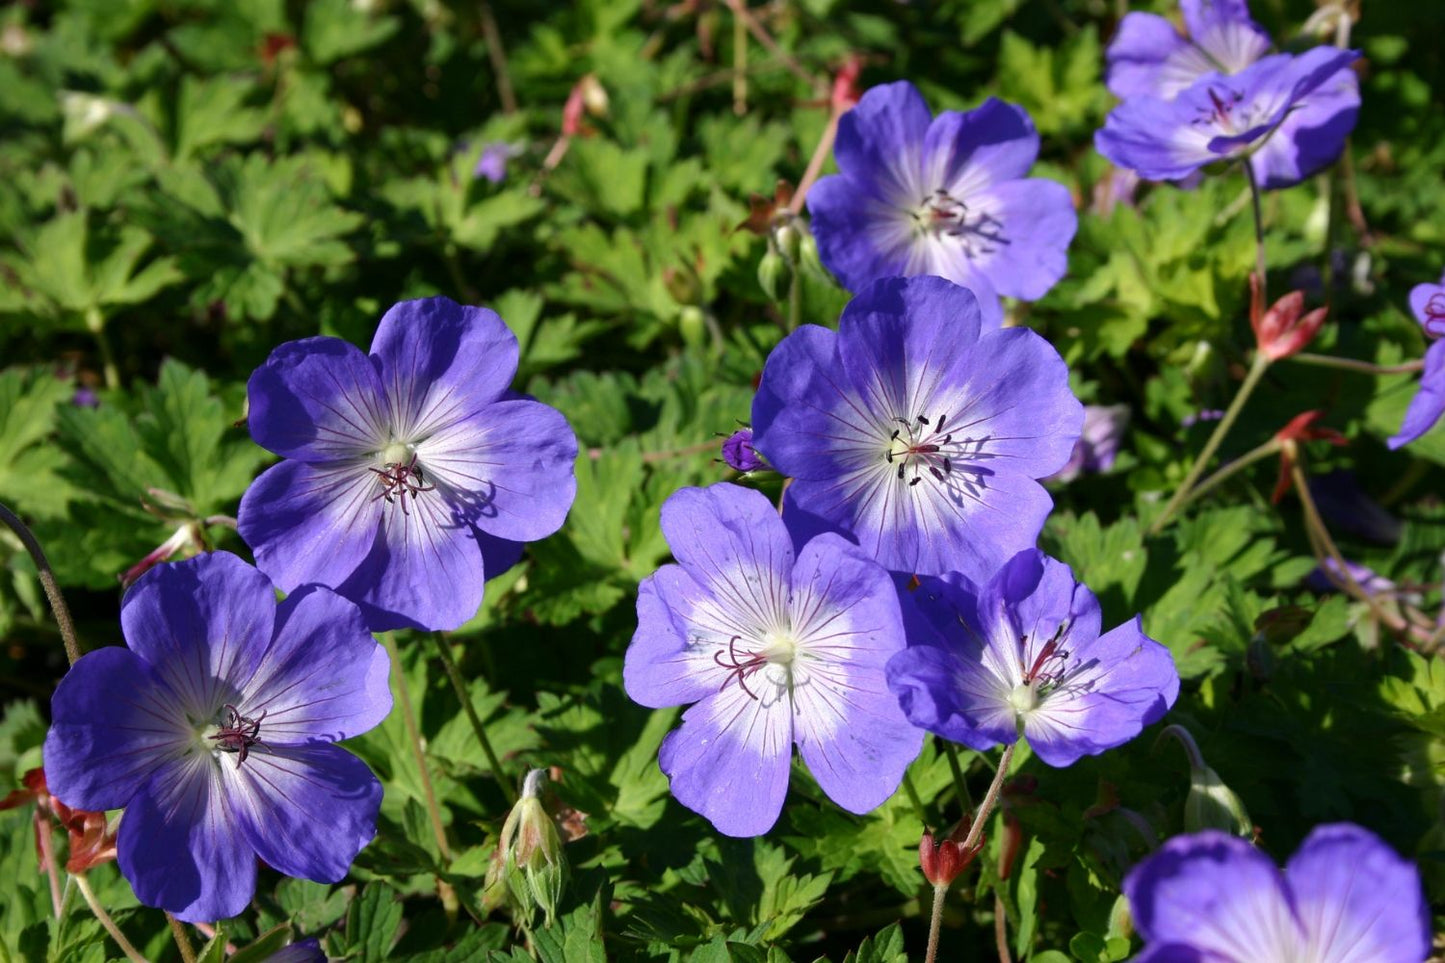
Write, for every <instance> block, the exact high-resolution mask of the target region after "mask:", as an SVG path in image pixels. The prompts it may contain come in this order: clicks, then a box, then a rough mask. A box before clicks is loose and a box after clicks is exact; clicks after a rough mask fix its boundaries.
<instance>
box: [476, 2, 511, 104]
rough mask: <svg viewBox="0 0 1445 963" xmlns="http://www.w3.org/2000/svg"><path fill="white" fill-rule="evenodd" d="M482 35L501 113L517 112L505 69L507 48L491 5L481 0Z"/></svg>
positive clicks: (509, 77)
mask: <svg viewBox="0 0 1445 963" xmlns="http://www.w3.org/2000/svg"><path fill="white" fill-rule="evenodd" d="M480 12H481V18H482V37H483V39H484V40H485V41H486V44H487V59H488V60H490V61H491V62H492V74H493V76H494V77H495V79H496V82H497V99H498V100H500V101H501V102H502V113H504V114H507V115H511V114H515V113H516V112H517V95H516V93H514V92H513V90H512V76H511V74H510V73H509V72H508V70H507V49H506V48H505V47H503V46H502V33H501V31H500V30H498V29H497V18H496V16H494V15H493V13H492V5H491V4H489V3H487V2H486V0H482V4H481V11H480Z"/></svg>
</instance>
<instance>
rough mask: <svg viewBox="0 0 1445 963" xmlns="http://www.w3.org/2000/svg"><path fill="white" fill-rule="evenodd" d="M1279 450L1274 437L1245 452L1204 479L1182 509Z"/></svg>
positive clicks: (1190, 494) (1182, 503)
mask: <svg viewBox="0 0 1445 963" xmlns="http://www.w3.org/2000/svg"><path fill="white" fill-rule="evenodd" d="M1279 448H1280V442H1279V439H1278V438H1274V437H1271V438H1270V439H1269V441H1266V442H1265V443H1264V444H1262V445H1259V446H1257V447H1255V448H1251V449H1250V450H1249V451H1247V452H1245V453H1244V454H1243V455H1240V456H1239V457H1238V458H1236V459H1234V461H1232V462H1230V463H1229V464H1227V465H1224V466H1223V467H1221V468H1220V469H1219V470H1218V471H1216V472H1215V473H1214V474H1212V475H1210V476H1209V477H1208V478H1206V479H1204V481H1202V482H1200V483H1199V484H1198V485H1196V486H1195V487H1194V490H1193V491H1192V492H1190V493H1189V497H1188V498H1185V499H1184V501H1182V502H1180V507H1183V506H1184V505H1188V504H1189V503H1190V502H1192V501H1194V500H1195V499H1196V498H1202V497H1203V496H1204V495H1206V494H1207V493H1209V492H1210V491H1212V490H1213V489H1214V488H1215V487H1216V486H1218V485H1220V484H1222V483H1224V482H1226V481H1228V480H1229V479H1230V477H1231V476H1233V475H1235V474H1236V473H1238V472H1240V471H1241V470H1243V469H1245V468H1248V467H1249V466H1250V465H1252V464H1254V463H1255V462H1257V461H1259V460H1260V459H1262V458H1268V457H1269V456H1270V455H1273V454H1274V453H1275V452H1277V451H1279Z"/></svg>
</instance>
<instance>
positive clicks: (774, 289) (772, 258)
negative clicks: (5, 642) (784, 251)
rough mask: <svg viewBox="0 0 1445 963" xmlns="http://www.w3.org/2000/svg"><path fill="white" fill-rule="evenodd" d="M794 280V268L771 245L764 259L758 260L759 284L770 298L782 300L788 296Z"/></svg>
mask: <svg viewBox="0 0 1445 963" xmlns="http://www.w3.org/2000/svg"><path fill="white" fill-rule="evenodd" d="M792 280H793V269H792V268H791V267H790V266H789V265H788V262H787V260H786V259H785V258H784V257H783V256H782V255H781V254H779V253H778V252H777V251H775V250H773V249H772V247H771V245H770V246H769V247H768V252H767V253H766V254H764V255H763V259H762V260H761V261H759V262H758V284H760V285H762V288H763V293H764V294H766V295H767V296H768V299H769V300H772V301H781V300H783V299H784V298H786V297H787V296H788V285H789V284H790V283H791V282H792Z"/></svg>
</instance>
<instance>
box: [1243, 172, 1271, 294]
mask: <svg viewBox="0 0 1445 963" xmlns="http://www.w3.org/2000/svg"><path fill="white" fill-rule="evenodd" d="M1244 176H1245V178H1246V179H1247V180H1248V181H1249V200H1250V205H1249V206H1250V209H1251V210H1253V211H1254V270H1255V272H1256V273H1257V274H1258V275H1259V300H1260V303H1261V304H1268V303H1269V298H1268V297H1266V296H1265V295H1266V293H1267V292H1268V290H1269V283H1268V276H1267V275H1266V274H1265V267H1264V214H1263V213H1261V211H1260V203H1259V194H1260V191H1259V180H1258V179H1257V178H1256V177H1255V176H1254V165H1253V164H1251V163H1250V162H1249V158H1248V157H1246V158H1245V159H1244Z"/></svg>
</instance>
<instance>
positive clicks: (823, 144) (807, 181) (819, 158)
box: [788, 105, 843, 214]
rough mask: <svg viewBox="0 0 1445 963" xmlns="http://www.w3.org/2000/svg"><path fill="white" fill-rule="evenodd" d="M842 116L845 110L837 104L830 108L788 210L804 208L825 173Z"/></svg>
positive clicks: (798, 210) (796, 210) (795, 211)
mask: <svg viewBox="0 0 1445 963" xmlns="http://www.w3.org/2000/svg"><path fill="white" fill-rule="evenodd" d="M841 116H843V112H842V111H841V110H839V109H838V107H837V106H836V105H835V106H832V107H830V108H829V109H828V124H827V126H826V127H824V128H823V136H822V137H820V138H818V146H817V147H814V148H813V156H812V157H810V158H809V159H808V167H807V169H806V170H804V171H803V179H802V180H801V181H799V182H798V189H797V190H796V191H794V192H793V199H792V200H791V201H789V202H788V210H790V211H792V212H793V213H794V214H798V213H800V212H801V211H802V210H803V201H804V200H806V199H807V197H808V191H809V190H811V189H812V187H813V182H814V181H816V180H817V179H818V175H819V174H821V173H823V165H824V164H825V163H826V162H827V160H828V154H829V153H830V152H831V151H832V150H833V139H834V138H835V137H837V136H838V118H839V117H841Z"/></svg>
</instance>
